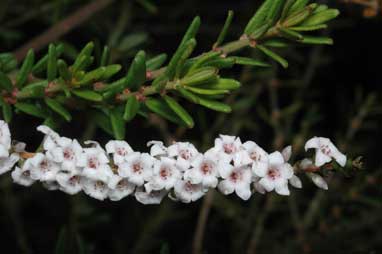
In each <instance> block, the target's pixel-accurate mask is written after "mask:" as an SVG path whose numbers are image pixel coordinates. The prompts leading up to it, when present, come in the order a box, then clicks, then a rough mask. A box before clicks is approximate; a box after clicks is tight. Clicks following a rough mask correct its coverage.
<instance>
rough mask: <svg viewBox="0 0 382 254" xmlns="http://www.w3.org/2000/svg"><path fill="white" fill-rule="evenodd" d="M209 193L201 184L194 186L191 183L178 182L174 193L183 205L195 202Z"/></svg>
mask: <svg viewBox="0 0 382 254" xmlns="http://www.w3.org/2000/svg"><path fill="white" fill-rule="evenodd" d="M206 192H207V189H206V188H205V187H203V185H201V184H192V183H191V182H189V181H184V180H178V181H177V182H176V183H175V186H174V193H175V196H176V198H177V199H178V200H180V201H182V202H183V203H190V202H194V201H196V200H198V199H200V198H201V197H203V196H204V194H205V193H206Z"/></svg>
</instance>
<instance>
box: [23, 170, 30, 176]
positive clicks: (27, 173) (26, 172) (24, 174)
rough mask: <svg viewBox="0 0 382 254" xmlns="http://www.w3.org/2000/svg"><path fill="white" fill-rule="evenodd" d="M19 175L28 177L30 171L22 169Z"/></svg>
mask: <svg viewBox="0 0 382 254" xmlns="http://www.w3.org/2000/svg"><path fill="white" fill-rule="evenodd" d="M21 175H22V176H24V177H29V176H30V175H31V172H30V171H29V170H27V171H24V172H23V173H21Z"/></svg>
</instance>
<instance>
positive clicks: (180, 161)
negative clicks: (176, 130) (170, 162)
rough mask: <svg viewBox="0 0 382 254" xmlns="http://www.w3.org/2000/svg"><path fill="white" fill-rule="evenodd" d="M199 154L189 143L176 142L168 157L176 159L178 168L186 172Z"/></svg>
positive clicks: (169, 149)
mask: <svg viewBox="0 0 382 254" xmlns="http://www.w3.org/2000/svg"><path fill="white" fill-rule="evenodd" d="M198 154H199V152H198V150H196V148H195V146H194V145H193V144H191V143H189V142H176V143H174V144H172V145H171V146H169V147H168V156H169V157H176V166H177V167H178V168H179V169H180V170H182V171H185V170H187V169H188V168H189V167H190V164H191V162H192V161H193V160H194V158H195V157H196V156H197V155H198Z"/></svg>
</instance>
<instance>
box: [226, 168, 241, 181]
mask: <svg viewBox="0 0 382 254" xmlns="http://www.w3.org/2000/svg"><path fill="white" fill-rule="evenodd" d="M229 178H230V179H231V181H232V182H234V183H236V182H239V181H240V180H241V178H242V177H241V173H240V172H237V171H233V172H232V173H231V174H230V175H229Z"/></svg>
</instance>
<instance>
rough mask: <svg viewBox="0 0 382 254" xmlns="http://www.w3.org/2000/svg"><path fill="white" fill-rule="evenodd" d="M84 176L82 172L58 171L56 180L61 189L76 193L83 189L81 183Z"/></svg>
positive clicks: (71, 193) (68, 192)
mask: <svg viewBox="0 0 382 254" xmlns="http://www.w3.org/2000/svg"><path fill="white" fill-rule="evenodd" d="M81 180H82V176H81V175H80V172H73V171H71V172H63V171H61V172H58V173H57V176H56V181H57V182H58V184H59V185H60V190H61V191H63V192H65V193H67V194H70V195H74V194H76V193H78V192H80V191H81V190H82V184H81Z"/></svg>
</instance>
